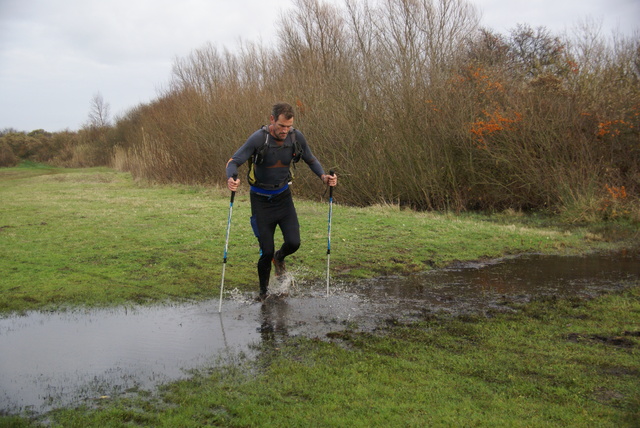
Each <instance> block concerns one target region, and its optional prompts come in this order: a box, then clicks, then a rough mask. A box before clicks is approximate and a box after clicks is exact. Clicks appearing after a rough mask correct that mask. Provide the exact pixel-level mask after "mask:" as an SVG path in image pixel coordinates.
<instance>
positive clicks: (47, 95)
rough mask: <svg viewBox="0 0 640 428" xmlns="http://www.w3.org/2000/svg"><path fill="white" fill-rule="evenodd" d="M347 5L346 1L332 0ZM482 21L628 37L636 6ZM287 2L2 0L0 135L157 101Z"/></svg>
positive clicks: (585, 2)
mask: <svg viewBox="0 0 640 428" xmlns="http://www.w3.org/2000/svg"><path fill="white" fill-rule="evenodd" d="M330 1H331V2H332V3H336V4H342V0H330ZM470 2H471V3H472V4H474V5H475V6H477V7H478V8H479V9H480V11H481V13H482V16H483V18H482V21H481V24H482V25H483V26H485V27H489V28H492V29H494V30H496V31H498V32H501V33H506V32H507V31H508V30H509V29H512V28H514V27H515V26H516V24H518V23H526V24H529V25H531V26H532V27H538V26H545V27H547V28H548V29H549V30H551V31H552V32H553V33H554V34H559V33H561V32H563V31H565V30H567V31H570V30H571V29H572V28H573V27H574V26H575V25H576V24H577V23H578V22H579V21H581V20H585V19H594V20H595V21H596V22H601V23H602V29H603V33H604V34H605V35H610V34H611V32H612V31H613V30H614V29H618V30H619V31H621V32H622V33H623V34H626V35H631V34H632V33H633V32H634V31H638V29H639V28H640V26H639V24H638V22H640V0H526V1H525V0H470ZM291 8H292V3H291V0H267V1H265V0H233V1H223V0H180V1H176V0H0V130H2V129H5V128H14V129H17V130H20V131H31V130H34V129H40V128H43V129H45V130H47V131H52V132H55V131H61V130H64V129H70V130H77V129H78V128H80V127H81V126H82V125H83V124H84V123H86V122H87V117H88V113H89V109H90V105H91V100H92V98H93V96H94V95H95V94H96V93H100V94H101V95H102V97H103V99H104V101H105V102H107V103H109V105H110V107H111V115H112V117H113V116H117V115H121V114H124V113H125V112H126V111H127V110H129V109H130V108H132V107H135V106H137V105H138V104H140V103H147V102H150V101H152V100H153V99H155V98H156V97H157V95H158V91H159V90H160V89H161V88H162V87H164V86H166V84H167V82H168V81H169V78H170V74H171V65H172V63H173V61H174V59H175V58H176V57H184V56H186V55H188V54H189V53H190V52H191V51H193V50H195V49H198V48H200V47H202V46H204V44H205V43H207V42H211V43H213V44H214V45H215V46H217V47H218V48H219V49H223V48H225V47H226V48H229V49H231V50H233V49H235V48H236V47H237V46H238V45H239V41H240V40H241V39H242V40H243V41H247V42H260V41H262V42H268V41H270V40H274V38H275V34H276V27H275V21H276V20H277V17H278V16H279V14H280V13H281V12H282V11H286V10H289V9H291Z"/></svg>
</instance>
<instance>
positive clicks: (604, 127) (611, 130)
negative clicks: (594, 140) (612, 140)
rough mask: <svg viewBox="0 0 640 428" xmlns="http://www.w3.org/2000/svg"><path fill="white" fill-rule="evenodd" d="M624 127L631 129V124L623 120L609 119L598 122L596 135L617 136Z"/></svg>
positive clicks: (602, 136) (601, 136)
mask: <svg viewBox="0 0 640 428" xmlns="http://www.w3.org/2000/svg"><path fill="white" fill-rule="evenodd" d="M626 129H633V125H632V124H631V123H629V122H625V121H624V120H609V121H606V122H600V123H599V124H598V132H597V133H596V135H597V136H598V138H604V137H618V136H619V135H620V134H621V133H622V131H624V130H626Z"/></svg>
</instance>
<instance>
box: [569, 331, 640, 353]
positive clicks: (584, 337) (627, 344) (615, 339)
mask: <svg viewBox="0 0 640 428" xmlns="http://www.w3.org/2000/svg"><path fill="white" fill-rule="evenodd" d="M639 336H640V332H638V331H625V332H624V333H622V335H618V336H611V335H606V334H581V333H569V334H568V335H567V340H568V341H570V342H575V343H599V344H604V345H610V346H615V347H617V348H626V349H631V348H637V347H638V342H637V341H636V340H635V339H633V338H634V337H639Z"/></svg>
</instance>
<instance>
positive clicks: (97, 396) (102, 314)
mask: <svg viewBox="0 0 640 428" xmlns="http://www.w3.org/2000/svg"><path fill="white" fill-rule="evenodd" d="M629 285H636V286H637V285H640V254H638V253H632V254H624V255H620V254H618V255H610V256H605V255H598V256H588V257H549V256H527V257H517V258H506V259H501V260H493V261H490V262H485V263H470V264H460V265H458V266H453V267H450V268H448V269H444V270H437V271H432V272H428V273H424V274H421V275H415V276H412V277H410V278H401V277H386V278H380V279H377V280H369V281H363V282H359V283H355V284H348V285H345V284H332V288H331V294H330V295H329V296H326V292H325V289H324V286H323V285H320V284H318V285H316V286H304V287H302V286H299V287H297V288H296V287H294V288H292V289H291V295H290V296H289V297H288V298H286V299H271V300H268V301H267V302H266V303H265V304H259V303H256V302H254V301H253V300H252V299H251V296H249V295H247V296H243V295H238V294H236V295H235V296H234V297H233V298H232V299H229V300H225V301H224V303H223V310H222V314H219V313H218V301H217V300H214V301H207V302H202V303H198V304H188V305H187V304H185V305H163V306H154V307H133V308H132V307H127V308H122V307H120V308H113V309H104V310H90V311H85V310H82V311H80V310H76V311H67V312H64V313H42V312H33V313H29V314H27V315H25V316H11V317H7V318H4V319H0V413H4V412H8V413H18V412H22V411H30V412H35V413H40V412H44V411H47V410H50V409H51V408H54V407H60V406H70V405H78V404H83V403H89V404H90V403H91V402H93V401H97V400H102V399H108V397H110V396H114V395H119V394H123V393H126V392H127V391H130V390H139V389H145V390H146V389H149V390H152V389H153V388H154V387H155V386H157V385H159V384H161V383H165V382H169V381H172V380H176V379H180V378H185V377H187V376H188V374H189V370H192V369H198V368H206V367H211V366H213V365H216V364H220V363H222V362H225V361H229V359H233V358H238V356H239V355H244V356H247V357H251V356H252V352H253V351H252V349H253V348H252V346H251V345H252V344H258V343H260V342H261V341H263V340H273V339H274V338H275V339H278V338H284V337H288V336H295V335H305V336H309V337H326V335H327V333H329V332H333V331H340V330H344V329H355V330H371V329H373V328H375V327H376V326H378V325H379V324H380V322H382V321H386V320H388V319H407V320H410V319H416V318H418V319H419V318H420V317H421V316H424V314H425V312H441V311H446V312H452V313H464V312H478V311H480V312H482V311H486V310H489V309H490V310H502V311H503V310H511V309H510V307H509V304H510V303H511V302H518V301H527V300H529V299H530V298H531V297H535V296H540V295H556V296H591V295H596V294H598V293H601V292H603V291H607V290H611V289H617V288H621V287H624V286H629Z"/></svg>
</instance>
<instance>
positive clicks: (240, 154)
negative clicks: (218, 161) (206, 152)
mask: <svg viewBox="0 0 640 428" xmlns="http://www.w3.org/2000/svg"><path fill="white" fill-rule="evenodd" d="M293 132H295V133H296V139H297V141H298V143H300V146H301V148H302V160H304V161H305V163H306V164H307V165H309V168H311V170H312V171H313V172H314V173H315V174H316V175H317V176H318V177H322V175H323V174H324V170H323V169H322V165H321V164H320V162H319V161H318V159H317V158H316V157H315V156H314V155H313V153H312V152H311V149H310V148H309V145H308V144H307V140H306V138H305V137H304V135H303V134H302V132H300V131H298V130H297V129H295V128H294V129H292V130H291V132H289V135H287V138H286V139H285V140H284V141H277V140H276V139H275V138H273V136H272V135H271V134H269V133H268V132H267V131H266V130H265V129H264V128H261V129H259V130H257V131H256V132H254V133H253V134H251V135H250V136H249V138H248V139H247V141H246V142H245V143H244V144H243V145H242V146H241V147H240V148H239V149H238V151H236V152H235V153H234V155H233V156H232V157H231V159H229V161H228V162H227V169H226V172H227V178H229V177H232V176H233V175H234V174H237V173H238V167H239V166H240V165H242V164H243V163H245V162H246V161H247V160H248V159H249V158H250V157H251V156H253V154H254V153H256V151H257V150H259V149H260V148H261V147H262V146H263V145H264V144H265V139H266V141H267V143H268V147H267V150H266V151H265V153H264V156H263V161H262V163H261V164H260V165H254V168H255V178H256V182H257V183H256V184H255V185H254V186H256V187H261V186H260V184H263V185H265V186H262V187H265V188H268V189H269V190H277V189H281V188H283V187H284V186H286V185H287V184H288V182H289V166H290V164H291V162H292V161H293V154H294V151H295V150H294V143H293V139H292V135H291V134H292V133H293Z"/></svg>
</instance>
